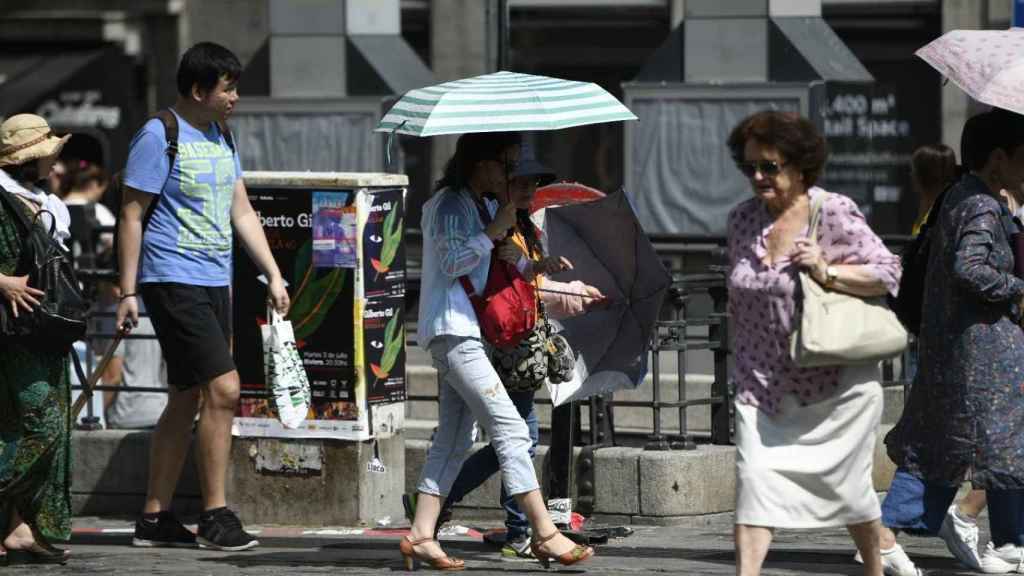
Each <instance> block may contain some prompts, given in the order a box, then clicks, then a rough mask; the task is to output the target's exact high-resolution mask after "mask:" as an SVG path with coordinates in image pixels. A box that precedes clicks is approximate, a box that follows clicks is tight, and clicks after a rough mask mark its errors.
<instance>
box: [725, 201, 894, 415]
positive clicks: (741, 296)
mask: <svg viewBox="0 0 1024 576" xmlns="http://www.w3.org/2000/svg"><path fill="white" fill-rule="evenodd" d="M819 194H826V195H827V196H826V197H825V201H824V204H823V205H822V208H821V221H820V224H819V225H818V244H819V245H820V246H821V248H822V251H823V252H824V255H825V259H826V260H827V261H828V262H829V264H837V265H838V264H864V265H867V266H868V268H869V270H871V272H872V273H874V274H875V276H877V277H878V279H879V280H881V281H882V282H883V283H885V285H886V287H887V288H888V289H889V292H890V293H892V294H895V293H896V290H897V288H898V287H899V281H900V271H901V268H900V261H899V258H898V257H896V256H895V255H893V254H892V253H891V252H889V250H888V249H887V248H886V247H885V245H884V244H883V243H882V240H881V239H880V238H879V237H878V236H876V235H875V233H874V232H872V231H871V228H870V227H869V226H868V223H867V222H866V221H865V219H864V215H863V214H861V212H860V210H858V209H857V205H856V204H854V202H853V200H851V199H850V198H848V197H846V196H843V195H840V194H832V193H830V192H826V191H825V190H822V189H821V188H817V187H814V188H811V189H810V190H809V191H808V195H809V196H810V197H811V198H812V199H813V198H815V197H817V196H818V195H819ZM773 225H774V222H773V218H772V216H771V215H770V214H769V213H768V210H767V209H766V208H765V206H764V203H763V202H762V201H761V200H758V199H757V198H751V199H749V200H747V201H745V202H743V203H741V204H739V205H738V206H736V207H735V208H733V210H732V212H730V213H729V224H728V226H729V228H728V230H729V231H728V234H729V313H730V315H731V316H732V320H733V330H732V350H733V353H734V356H735V361H736V368H735V371H734V373H733V377H734V380H735V384H736V397H737V399H738V400H739V401H740V402H743V403H744V404H749V405H753V406H757V407H759V408H760V409H761V410H762V411H764V412H766V413H769V414H776V413H777V412H778V409H779V406H780V403H781V400H782V398H783V396H784V395H785V394H790V393H792V394H795V395H796V397H797V398H798V399H799V400H800V405H801V406H806V405H808V404H812V403H814V402H818V401H821V400H824V399H825V398H827V397H828V396H829V395H831V394H832V393H833V392H834V391H835V389H836V388H837V387H838V385H839V368H838V367H823V368H800V367H798V366H797V365H796V364H794V363H793V360H792V359H791V358H790V357H789V336H790V333H791V332H792V330H793V326H794V322H795V321H797V320H798V319H799V316H798V311H799V304H798V302H797V290H798V286H799V280H798V277H797V272H798V271H799V270H798V268H797V266H796V265H795V264H793V263H792V262H791V261H790V260H789V258H788V257H784V258H782V259H780V260H778V261H777V262H775V263H774V264H772V265H771V266H769V265H767V264H765V261H766V260H767V254H768V251H767V246H766V240H767V237H768V233H769V232H771V229H772V226H773ZM807 233H808V230H807V229H806V228H805V229H804V231H803V233H802V235H804V236H806V235H807Z"/></svg>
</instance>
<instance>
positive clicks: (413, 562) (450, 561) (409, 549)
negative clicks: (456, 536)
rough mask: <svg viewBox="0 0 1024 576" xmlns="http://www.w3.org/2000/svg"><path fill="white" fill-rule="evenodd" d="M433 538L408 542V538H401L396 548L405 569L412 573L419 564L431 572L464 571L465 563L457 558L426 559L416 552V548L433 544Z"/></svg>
mask: <svg viewBox="0 0 1024 576" xmlns="http://www.w3.org/2000/svg"><path fill="white" fill-rule="evenodd" d="M435 541H436V540H434V538H430V537H427V538H420V539H419V540H410V539H409V537H408V536H406V537H405V538H402V543H401V544H400V545H399V546H398V548H399V550H401V551H402V557H403V558H404V559H405V569H406V570H408V571H410V572H412V571H415V570H417V569H419V564H420V563H423V564H426V565H427V566H428V567H430V568H431V569H433V570H444V571H446V572H458V571H460V570H465V569H466V563H465V562H464V561H463V560H460V559H459V558H453V557H451V556H442V557H440V558H428V557H426V556H421V555H420V554H419V553H418V552H416V546H418V545H420V544H423V543H425V542H435Z"/></svg>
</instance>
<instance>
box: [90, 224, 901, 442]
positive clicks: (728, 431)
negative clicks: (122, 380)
mask: <svg viewBox="0 0 1024 576" xmlns="http://www.w3.org/2000/svg"><path fill="white" fill-rule="evenodd" d="M413 238H416V236H415V235H413ZM651 240H652V244H653V245H654V247H655V249H656V251H657V252H658V254H659V256H662V257H663V258H664V259H666V260H668V261H671V263H672V264H674V266H673V268H676V270H675V271H674V272H673V283H672V286H671V287H670V288H669V291H668V295H667V297H666V303H665V307H664V310H663V312H662V317H661V319H659V320H658V321H657V322H656V326H655V331H654V334H653V335H652V340H651V343H650V351H651V360H652V361H651V363H650V372H651V384H652V391H651V395H650V398H647V399H639V400H638V399H622V398H618V399H616V398H615V397H614V396H613V395H607V396H604V397H595V398H591V399H589V400H587V401H584V402H580V403H574V404H576V407H574V408H573V409H574V410H576V411H577V413H578V408H579V406H581V405H586V406H588V407H589V411H588V412H589V418H588V420H589V422H588V428H589V430H588V431H589V445H608V444H609V443H614V442H615V433H616V431H615V425H614V409H615V408H623V409H626V408H630V409H637V408H639V409H647V410H650V411H651V424H650V428H649V434H647V437H646V442H645V444H644V447H645V448H646V449H649V450H667V449H690V448H693V447H695V446H696V444H697V441H698V440H700V441H702V442H703V441H708V442H710V443H712V444H730V443H731V442H732V434H733V429H734V427H733V418H732V413H731V412H732V398H733V391H732V389H731V381H730V377H729V374H730V350H729V318H728V314H727V312H726V309H727V304H728V291H727V289H726V267H725V266H724V262H725V255H726V253H725V248H724V246H725V238H724V237H719V238H715V237H711V238H709V237H688V236H677V235H652V236H651ZM883 240H885V241H886V244H887V245H889V247H890V248H891V249H895V251H897V252H898V251H900V249H901V248H902V246H903V245H905V244H906V242H907V241H908V240H909V238H908V237H885V238H883ZM410 260H411V261H412V262H416V261H417V259H416V258H411V259H410ZM694 261H695V262H696V263H694ZM695 269H696V270H699V271H697V272H693V271H692V270H695ZM687 270H690V271H691V272H687ZM79 276H80V278H81V279H82V280H83V281H86V282H96V281H99V280H108V281H110V280H114V279H115V278H116V275H115V274H114V272H113V271H110V270H80V271H79ZM407 277H408V287H407V298H408V297H409V295H415V294H418V291H419V274H418V270H417V269H415V268H414V269H412V270H410V271H409V273H408V275H407ZM701 299H703V300H705V302H703V303H700V305H696V306H695V305H693V304H694V303H695V302H697V301H699V300H701ZM708 299H709V300H710V306H708V305H707V302H706V300H708ZM703 309H706V310H707V312H706V313H703V314H700V310H703ZM95 316H96V317H102V316H110V314H103V313H96V314H95ZM695 329H696V331H697V332H698V333H697V334H694V331H695ZM704 332H706V334H704ZM111 337H113V334H111V333H104V332H96V331H90V333H89V334H87V341H88V347H89V351H90V352H89V353H87V354H86V361H87V365H88V369H87V370H88V371H89V372H91V370H92V364H93V362H92V358H93V356H94V354H93V352H94V343H95V342H96V341H97V340H100V339H109V338H111ZM127 338H143V339H147V338H148V339H151V338H155V336H151V335H128V336H127ZM695 351H709V352H710V353H711V354H712V356H713V369H712V374H711V376H712V380H711V384H710V386H709V390H708V394H707V396H700V397H690V392H689V391H688V389H687V386H688V385H689V384H690V382H689V381H688V373H687V365H688V362H689V356H688V354H689V353H690V352H695ZM663 354H674V355H675V360H676V382H677V388H678V392H677V399H675V400H668V399H665V398H664V394H663V392H664V391H663V381H664V377H665V376H666V374H665V371H664V370H663V369H662V367H661V362H660V360H661V357H662V355H663ZM907 359H908V358H907V354H905V355H904V357H903V358H901V359H899V362H898V363H897V362H894V361H887V362H885V363H883V367H882V375H883V386H887V387H893V386H904V387H905V386H907V385H908V381H907V379H906V378H905V377H904V374H905V373H906V372H907V370H906V369H905V367H906V366H907V365H908V364H907V362H906V360H907ZM75 389H81V386H80V385H79V386H76V387H75ZM96 390H97V391H104V390H111V391H121V392H166V390H167V389H166V388H163V387H141V386H131V387H125V386H97V387H96ZM406 400H407V401H408V402H432V403H436V402H438V401H439V399H438V396H437V394H436V392H435V393H434V394H409V395H407V397H406ZM536 402H537V403H538V404H540V405H547V406H550V405H551V401H550V400H549V399H546V398H538V399H537V400H536ZM701 406H707V407H708V410H709V417H710V433H708V432H707V431H704V430H699V431H697V430H691V429H690V426H689V416H690V415H689V413H688V410H689V409H690V408H693V407H701ZM86 410H87V415H88V416H94V414H93V413H92V404H91V403H89V404H87V408H86ZM672 410H674V411H677V413H678V426H677V427H676V429H673V430H668V429H666V427H665V426H664V425H663V424H662V414H663V412H665V411H672ZM563 413H564V412H563ZM575 426H576V427H577V428H580V427H581V425H580V421H579V419H578V418H577V420H576V425H575Z"/></svg>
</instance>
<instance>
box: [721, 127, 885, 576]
mask: <svg viewBox="0 0 1024 576" xmlns="http://www.w3.org/2000/svg"><path fill="white" fill-rule="evenodd" d="M728 143H729V147H730V149H731V151H732V154H733V157H734V158H735V160H736V163H737V166H738V167H739V169H740V171H742V172H743V174H744V175H745V176H746V177H747V178H748V179H749V180H750V184H751V187H752V188H753V191H754V197H753V198H751V199H749V200H746V201H744V202H742V203H741V204H739V205H738V206H737V207H736V208H734V209H733V211H732V213H730V215H729V228H728V230H729V260H730V268H731V269H730V273H729V309H730V313H731V315H732V318H733V321H734V322H735V330H734V331H733V332H732V333H733V334H734V342H733V350H734V351H735V356H736V370H735V380H736V447H737V455H736V486H737V488H736V489H737V501H736V529H735V537H736V572H737V574H740V575H743V576H747V575H754V574H759V573H760V571H761V564H762V563H763V561H764V558H765V555H766V554H767V552H768V546H769V545H770V544H771V540H772V534H773V530H774V528H776V527H782V528H821V527H827V526H846V527H847V529H848V530H849V531H850V534H851V535H852V537H853V539H854V541H855V543H856V544H857V548H858V549H859V550H860V551H861V553H862V555H863V557H864V573H865V574H868V575H874V576H881V574H882V565H881V558H880V555H879V549H878V528H879V524H878V518H879V516H880V511H879V506H878V499H877V497H876V496H875V492H874V489H873V486H872V482H871V464H872V452H873V450H874V445H875V434H876V428H877V426H878V423H879V420H880V418H881V412H882V390H881V387H880V385H879V383H878V381H879V372H878V366H877V365H862V366H845V367H839V366H835V367H822V368H801V367H799V366H797V365H796V364H795V363H794V362H793V360H792V359H791V358H790V355H789V339H790V334H791V332H792V329H793V327H794V324H795V322H796V321H797V318H798V310H799V300H800V298H799V293H798V292H799V291H798V287H799V280H798V272H799V271H800V270H805V271H807V272H808V273H809V274H810V276H811V277H812V278H813V279H814V280H815V281H817V282H819V283H820V284H822V285H823V286H825V287H827V288H829V289H831V290H837V291H841V292H846V293H848V294H853V295H857V296H865V297H867V296H880V295H883V294H885V293H886V292H894V291H895V290H896V288H897V286H898V284H899V275H900V266H899V260H898V259H897V258H896V257H895V256H893V254H891V253H890V252H889V251H888V250H887V249H886V248H885V246H884V245H883V244H882V242H881V240H879V238H878V236H876V235H875V234H874V233H873V232H872V231H871V228H869V227H868V225H867V223H866V222H865V220H864V216H863V215H862V214H861V213H860V211H859V210H858V209H857V206H856V205H855V204H854V203H853V201H851V200H850V199H849V198H847V197H845V196H840V195H838V194H832V193H829V192H826V191H825V190H822V189H821V188H817V187H815V186H814V184H815V181H816V180H817V178H818V176H819V175H820V173H821V170H822V167H823V166H824V164H825V158H826V151H825V142H824V140H823V139H822V137H821V136H820V135H819V134H818V132H817V131H816V130H815V128H814V125H813V124H811V122H809V121H808V120H807V119H805V118H802V117H800V116H799V115H797V114H792V113H784V112H774V111H766V112H759V113H756V114H754V115H752V116H750V117H749V118H747V119H745V120H743V121H742V122H741V123H740V124H739V125H738V126H736V128H734V129H733V131H732V134H731V135H730V136H729V141H728ZM816 201H820V202H821V217H820V224H819V226H818V229H817V238H816V240H817V241H816V242H812V241H811V240H810V239H809V238H808V237H807V236H808V233H809V220H810V215H811V205H812V202H816Z"/></svg>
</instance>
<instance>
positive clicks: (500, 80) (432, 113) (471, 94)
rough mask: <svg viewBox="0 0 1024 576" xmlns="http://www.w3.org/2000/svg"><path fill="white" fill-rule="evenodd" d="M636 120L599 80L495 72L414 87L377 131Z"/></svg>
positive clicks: (513, 128) (428, 132)
mask: <svg viewBox="0 0 1024 576" xmlns="http://www.w3.org/2000/svg"><path fill="white" fill-rule="evenodd" d="M636 119H637V118H636V116H634V115H633V113H632V112H630V111H629V109H628V108H626V107H625V106H623V105H622V103H621V102H619V101H618V100H616V99H615V97H614V96H612V95H611V94H609V93H608V92H606V91H605V90H604V89H603V88H601V87H600V86H598V85H597V84H593V83H591V82H576V81H573V80H562V79H560V78H551V77H548V76H534V75H532V74H520V73H518V72H495V73H494V74H485V75H483V76H476V77H474V78H466V79H463V80H454V81H452V82H445V83H444V84H438V85H437V86H428V87H426V88H417V89H416V90H410V91H409V92H406V93H405V95H404V96H402V98H401V99H400V100H399V101H398V102H397V103H396V104H395V105H394V106H393V107H392V108H391V110H389V111H388V113H387V114H386V115H385V116H384V118H383V119H382V120H381V121H380V124H378V125H377V128H376V131H377V132H392V131H394V132H397V133H399V134H409V135H411V136H437V135H441V134H465V133H470V132H519V131H524V130H559V129H561V128H570V127H573V126H584V125H586V124H600V123H603V122H618V121H621V120H636Z"/></svg>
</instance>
